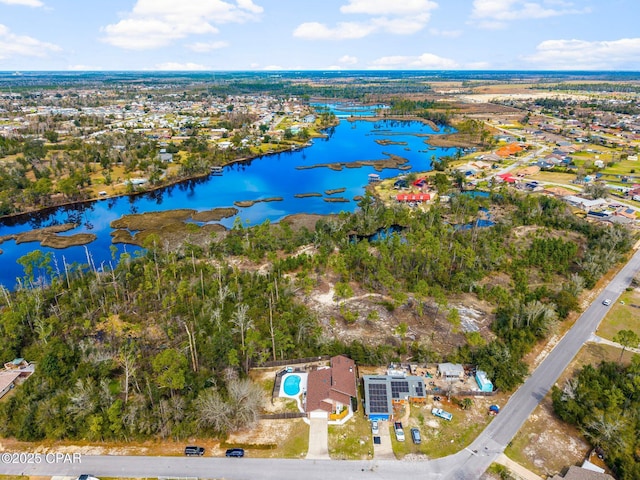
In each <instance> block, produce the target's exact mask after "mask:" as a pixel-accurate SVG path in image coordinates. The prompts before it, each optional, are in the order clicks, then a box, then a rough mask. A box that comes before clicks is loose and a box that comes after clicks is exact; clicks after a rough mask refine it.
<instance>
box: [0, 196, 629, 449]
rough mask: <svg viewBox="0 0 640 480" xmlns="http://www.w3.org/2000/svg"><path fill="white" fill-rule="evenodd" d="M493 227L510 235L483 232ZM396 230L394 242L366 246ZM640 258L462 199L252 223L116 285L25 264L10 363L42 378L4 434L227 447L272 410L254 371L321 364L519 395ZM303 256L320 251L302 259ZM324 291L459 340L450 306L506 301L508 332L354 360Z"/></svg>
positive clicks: (123, 276)
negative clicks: (207, 439) (565, 327)
mask: <svg viewBox="0 0 640 480" xmlns="http://www.w3.org/2000/svg"><path fill="white" fill-rule="evenodd" d="M487 211H490V212H492V214H493V215H494V216H495V218H494V220H495V226H493V227H492V228H478V227H476V226H474V225H476V224H475V223H474V222H475V220H477V219H478V218H480V217H481V216H482V215H485V214H486V212H487ZM464 225H471V227H470V228H459V226H464ZM392 226H394V227H395V228H396V229H395V232H396V233H393V234H391V235H389V236H388V237H387V238H386V239H384V240H380V241H376V242H369V241H367V240H366V239H363V238H365V237H366V236H367V235H370V234H371V233H374V232H376V231H378V230H379V229H381V228H389V227H392ZM191 227H193V228H192V230H194V231H195V230H197V226H195V225H192V226H191ZM194 238H195V237H194ZM358 239H363V240H358ZM568 239H570V240H568ZM631 241H632V238H631V236H630V234H629V233H628V231H627V230H625V229H623V228H620V227H618V226H614V227H604V226H601V225H596V224H592V223H588V222H586V221H584V220H582V219H580V218H577V217H575V216H573V215H572V214H571V213H570V212H569V211H568V209H567V207H566V205H565V204H563V203H562V202H559V201H557V200H554V199H552V198H547V197H542V196H539V197H538V196H522V195H520V194H516V193H511V192H509V191H507V190H503V191H500V192H494V193H493V194H492V195H491V197H490V198H481V197H475V198H474V197H471V196H466V195H462V194H458V195H454V196H453V197H452V201H451V203H450V205H446V206H445V205H435V206H433V208H432V209H431V210H429V211H425V212H421V211H415V210H411V209H408V208H403V207H401V206H397V205H396V206H392V207H388V206H385V205H383V204H382V203H380V202H378V201H376V199H375V198H373V197H372V196H370V195H366V196H365V198H364V199H363V200H362V201H361V203H360V207H359V209H358V210H357V211H356V212H355V213H353V214H347V213H344V214H341V215H338V216H332V217H327V218H325V219H321V220H319V221H318V222H317V224H316V227H315V229H313V230H309V229H306V228H292V226H291V225H290V224H289V223H288V222H286V221H283V222H280V223H279V224H276V225H272V224H269V222H265V223H264V224H262V225H259V226H255V227H251V228H245V227H243V225H242V222H240V221H238V222H236V224H235V225H234V227H233V228H232V229H231V230H229V231H227V232H225V233H223V234H219V235H218V236H217V237H213V238H211V237H208V238H207V241H204V242H197V241H193V242H187V243H185V244H183V245H180V246H177V245H172V244H169V243H167V242H164V241H163V240H162V239H161V238H159V237H157V236H153V235H152V236H150V237H148V238H147V241H146V243H145V249H144V250H141V251H139V252H137V253H136V254H135V255H132V256H130V255H123V256H122V257H120V258H119V259H114V262H113V265H112V268H109V269H106V270H104V271H98V270H96V269H94V268H92V267H90V266H86V265H84V266H83V265H74V266H65V269H64V271H63V272H61V271H60V270H61V266H60V265H58V264H56V262H55V261H54V259H52V258H51V256H50V255H49V254H44V253H42V252H40V251H37V250H36V251H34V252H32V253H31V254H29V255H27V256H25V257H23V258H21V259H20V263H21V264H22V265H23V266H24V278H22V279H21V285H22V287H21V288H19V289H18V290H17V291H15V292H8V291H7V290H6V289H2V291H1V292H0V356H1V357H2V358H4V359H7V360H9V359H12V358H14V357H24V358H27V359H28V360H30V361H34V362H36V363H37V370H36V373H35V374H34V375H33V376H32V377H31V378H30V379H29V380H28V381H26V382H25V383H24V384H23V385H21V386H20V388H19V389H17V391H16V392H15V394H14V395H12V396H11V397H10V398H9V399H8V401H6V402H3V403H2V404H0V434H1V435H3V436H15V437H17V438H18V439H22V440H37V439H43V438H48V439H62V438H75V439H90V440H101V439H131V438H146V437H149V436H154V437H174V438H184V437H186V436H189V435H194V434H196V433H197V434H201V435H209V434H210V435H224V434H225V433H226V432H229V431H232V430H234V429H236V428H240V427H242V426H247V425H251V424H252V423H253V422H255V421H256V418H257V414H258V413H259V411H260V404H261V400H262V396H263V393H262V386H259V385H253V384H251V382H249V381H248V380H247V379H246V374H247V372H248V370H249V369H250V367H251V366H252V365H257V364H260V363H262V362H264V361H266V360H271V359H290V358H296V357H304V356H311V355H318V354H338V353H346V354H348V355H350V356H351V357H352V358H353V359H354V360H355V361H356V362H357V363H359V364H369V365H380V364H385V363H387V362H391V361H398V360H402V359H406V358H408V357H412V358H413V361H415V362H424V361H438V360H443V359H447V360H451V361H460V362H465V363H474V364H477V365H478V366H479V367H480V368H482V369H483V370H486V371H487V373H488V374H489V376H490V377H491V378H492V379H493V380H494V384H495V385H496V386H497V387H498V388H500V389H503V390H510V389H512V388H514V387H515V386H517V385H518V384H519V383H520V382H521V381H522V379H523V377H524V375H525V374H526V373H527V367H526V365H525V364H524V362H523V361H522V358H523V356H524V355H525V354H526V353H527V352H528V351H529V350H530V349H531V348H532V346H533V345H534V344H535V343H536V341H538V340H540V339H543V338H545V337H546V336H547V335H548V334H549V333H550V332H552V331H554V329H555V328H556V326H557V324H558V322H559V321H560V320H561V319H562V318H565V317H566V316H567V315H568V314H569V312H570V311H572V310H577V308H578V296H579V295H580V293H581V291H582V289H583V288H591V287H592V286H593V285H594V284H595V282H596V281H597V280H598V279H599V278H600V276H601V275H602V274H603V273H605V272H606V271H607V270H608V269H609V268H610V267H611V266H612V265H614V264H615V263H616V262H618V261H620V260H622V258H623V256H624V255H625V253H626V251H627V250H628V249H629V248H630V245H631ZM576 245H577V247H576ZM303 246H306V247H311V250H309V252H308V253H300V251H299V250H300V247H303ZM232 259H235V261H232ZM265 262H266V265H267V266H268V268H267V269H266V270H265V269H264V268H259V266H264V265H265ZM497 277H503V278H505V279H507V281H504V282H500V283H496V282H493V281H492V279H493V278H497ZM324 278H333V279H335V281H336V283H335V286H336V296H343V297H348V296H349V295H350V294H351V293H350V292H352V287H355V286H358V288H362V289H364V290H366V291H371V292H374V291H375V292H380V293H382V294H384V295H385V296H386V297H387V298H391V299H393V300H392V301H386V302H385V307H386V308H387V309H389V311H393V310H394V309H396V308H400V307H403V308H405V307H406V308H409V307H410V308H412V309H414V311H415V315H416V316H418V317H419V318H423V319H425V320H426V321H427V322H426V323H428V322H429V321H430V320H431V321H434V323H435V320H437V318H438V317H439V316H440V317H442V316H444V315H446V316H447V322H450V323H451V325H452V327H453V328H458V326H457V324H458V323H459V318H456V315H455V313H456V311H455V309H453V308H450V307H449V306H448V304H447V299H448V298H449V297H450V296H451V295H456V294H460V293H463V292H466V293H472V294H474V295H477V297H479V298H480V299H483V300H486V301H488V302H490V303H491V304H492V305H493V306H494V307H495V315H496V318H495V322H494V324H493V326H492V332H491V334H490V335H487V336H486V338H482V337H480V338H478V335H469V336H468V341H467V342H466V343H465V344H464V345H460V347H459V348H457V349H456V350H454V351H449V352H440V351H438V350H437V349H435V348H433V345H431V346H429V345H427V344H425V343H424V342H422V341H421V339H416V340H408V339H406V340H403V341H402V342H400V343H396V344H388V343H385V342H380V343H375V342H367V341H364V340H357V341H353V342H348V343H347V342H345V341H343V340H342V339H340V338H334V337H331V336H329V335H328V334H327V331H326V329H325V328H324V327H325V326H324V325H323V323H322V321H321V319H319V318H318V316H317V314H316V312H314V311H313V310H311V309H310V308H309V306H308V304H307V302H305V298H306V295H308V294H309V293H310V292H311V291H313V289H314V288H315V287H316V285H317V284H318V283H319V281H320V280H321V279H324ZM434 306H435V309H434V308H433V307H434ZM352 314H353V312H348V311H343V315H342V318H339V319H336V321H342V322H344V323H345V325H347V326H348V324H349V322H353V321H357V320H358V319H357V317H355V318H354V317H353V315H352ZM367 321H376V320H375V318H369V319H367ZM241 399H249V400H248V401H244V400H243V401H241Z"/></svg>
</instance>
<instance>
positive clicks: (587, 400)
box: [552, 355, 640, 480]
mask: <svg viewBox="0 0 640 480" xmlns="http://www.w3.org/2000/svg"><path fill="white" fill-rule="evenodd" d="M552 397H553V407H554V409H555V411H556V413H557V414H558V415H559V416H560V418H562V419H563V420H564V421H566V422H569V423H571V424H573V425H577V426H578V428H580V430H581V431H582V433H583V434H584V435H585V436H586V437H587V438H588V439H589V440H590V441H591V443H592V444H593V445H594V446H595V447H597V448H598V449H599V451H601V452H602V453H603V454H604V459H605V462H606V463H607V465H608V466H609V467H610V468H611V469H612V470H613V472H614V473H615V474H616V476H617V478H619V479H620V480H634V479H637V478H640V437H638V432H640V416H639V415H638V413H639V412H640V355H634V356H633V357H632V360H631V364H630V365H628V366H627V367H624V366H622V365H619V364H617V363H612V362H603V363H601V364H600V365H598V366H597V367H594V366H593V365H586V366H584V367H583V368H582V369H581V370H580V371H579V372H578V373H577V374H576V375H575V376H574V378H572V379H571V380H569V381H567V383H566V384H565V386H564V388H563V389H560V388H558V387H554V388H553V393H552Z"/></svg>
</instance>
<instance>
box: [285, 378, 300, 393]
mask: <svg viewBox="0 0 640 480" xmlns="http://www.w3.org/2000/svg"><path fill="white" fill-rule="evenodd" d="M283 387H284V393H286V394H287V395H291V396H295V395H298V394H299V393H300V377H299V376H298V375H289V376H288V377H287V378H285V379H284V384H283Z"/></svg>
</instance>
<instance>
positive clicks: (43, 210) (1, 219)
mask: <svg viewBox="0 0 640 480" xmlns="http://www.w3.org/2000/svg"><path fill="white" fill-rule="evenodd" d="M342 120H347V121H349V122H354V121H367V122H377V121H381V120H398V121H419V122H422V123H424V124H426V125H429V126H430V127H431V128H433V129H434V130H435V131H436V132H438V131H440V127H438V125H436V124H435V123H434V122H432V121H431V120H427V119H424V118H420V117H415V116H374V117H371V116H369V117H354V118H346V119H342ZM340 121H341V119H337V121H336V123H334V124H332V125H329V126H327V127H325V128H323V129H322V130H326V129H328V128H332V127H335V126H337V125H338V124H339V123H340ZM321 137H323V135H317V136H316V137H314V138H321ZM431 137H439V135H437V136H436V135H431V136H428V137H427V138H426V140H425V143H426V142H427V141H428V140H429V138H431ZM309 146H310V145H307V144H303V145H290V146H289V147H288V148H285V149H283V150H279V151H277V152H271V153H260V154H254V155H248V156H243V157H240V158H236V159H233V160H230V161H228V162H225V163H224V164H222V165H219V166H220V167H222V168H224V167H227V166H230V165H234V164H237V163H242V162H247V161H251V160H254V159H256V158H259V157H268V156H270V155H276V154H280V153H284V152H291V151H296V150H299V149H302V148H307V147H309ZM434 146H440V145H434ZM447 146H452V145H447ZM210 175H212V173H211V171H209V172H203V173H198V174H194V175H190V176H188V177H182V178H176V179H173V180H171V181H168V182H167V183H162V184H160V185H155V186H152V187H149V188H146V189H145V190H138V191H134V192H128V193H118V194H113V195H108V196H103V197H101V196H91V197H89V198H83V199H79V200H69V201H65V202H61V203H56V204H54V205H47V206H45V207H39V208H33V209H30V210H25V211H22V212H17V213H12V214H9V215H4V216H0V223H3V224H8V225H12V224H16V223H19V222H20V220H22V219H24V218H25V217H32V216H36V217H37V216H39V215H41V216H42V215H46V214H48V213H49V212H51V211H53V210H57V209H59V208H65V207H73V206H82V205H87V206H88V205H90V204H92V203H95V202H98V201H102V200H111V199H117V198H122V197H135V196H140V195H145V194H149V193H153V192H157V191H159V190H162V189H164V188H169V187H173V186H175V185H179V184H182V183H186V182H189V181H193V180H200V179H203V178H206V177H208V176H210Z"/></svg>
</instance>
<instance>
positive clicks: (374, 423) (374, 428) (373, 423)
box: [371, 420, 380, 435]
mask: <svg viewBox="0 0 640 480" xmlns="http://www.w3.org/2000/svg"><path fill="white" fill-rule="evenodd" d="M371 433H373V434H374V435H379V434H380V428H379V426H378V421H377V420H372V421H371Z"/></svg>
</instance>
